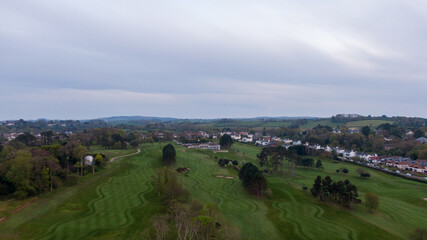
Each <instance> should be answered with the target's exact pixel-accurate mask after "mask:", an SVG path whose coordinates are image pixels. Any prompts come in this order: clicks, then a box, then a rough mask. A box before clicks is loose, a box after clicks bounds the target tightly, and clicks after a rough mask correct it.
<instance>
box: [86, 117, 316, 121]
mask: <svg viewBox="0 0 427 240" xmlns="http://www.w3.org/2000/svg"><path fill="white" fill-rule="evenodd" d="M221 119H229V120H240V121H242V120H243V121H246V120H297V119H310V120H313V119H319V118H318V117H309V116H301V117H286V116H282V117H268V116H264V117H254V118H211V119H196V118H194V119H192V118H185V119H184V118H172V117H146V116H113V117H104V118H97V119H94V120H103V121H106V122H130V121H153V122H170V121H182V120H186V121H218V120H221Z"/></svg>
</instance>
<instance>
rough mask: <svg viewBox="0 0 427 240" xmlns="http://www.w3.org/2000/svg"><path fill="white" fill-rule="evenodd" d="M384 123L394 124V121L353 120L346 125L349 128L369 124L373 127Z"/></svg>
mask: <svg viewBox="0 0 427 240" xmlns="http://www.w3.org/2000/svg"><path fill="white" fill-rule="evenodd" d="M384 123H390V124H393V121H386V120H362V121H353V122H348V123H346V124H345V125H346V126H347V127H349V128H362V127H364V126H369V127H371V128H376V127H378V126H379V125H381V124H384Z"/></svg>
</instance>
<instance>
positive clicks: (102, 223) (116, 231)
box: [0, 145, 161, 239]
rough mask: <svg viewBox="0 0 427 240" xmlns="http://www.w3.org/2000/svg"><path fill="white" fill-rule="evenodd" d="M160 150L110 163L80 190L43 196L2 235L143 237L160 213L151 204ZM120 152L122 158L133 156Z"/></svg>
mask: <svg viewBox="0 0 427 240" xmlns="http://www.w3.org/2000/svg"><path fill="white" fill-rule="evenodd" d="M160 147H161V146H159V145H154V146H144V148H143V150H142V152H141V154H139V155H136V156H133V157H129V158H127V159H126V160H125V161H123V160H118V161H117V162H114V163H112V164H109V165H108V169H106V170H104V171H102V173H101V174H98V175H96V176H93V177H92V178H90V179H88V180H87V181H86V182H83V183H82V184H80V185H78V186H74V187H69V188H64V189H61V190H59V191H58V192H54V193H48V194H45V195H42V196H40V200H38V201H37V202H35V203H34V204H33V205H31V206H30V207H28V208H26V209H24V210H22V211H21V212H19V213H18V214H16V215H13V216H11V217H10V218H9V219H8V220H7V221H5V222H3V223H2V224H0V235H1V236H3V237H4V239H35V238H36V239H80V238H90V237H93V238H102V239H108V238H111V239H115V238H123V239H132V238H135V239H140V238H141V232H142V231H143V230H144V229H145V228H147V227H148V226H149V221H148V218H149V217H150V216H151V215H152V214H153V213H155V212H158V209H159V205H158V203H156V202H154V201H151V200H152V199H156V198H155V196H154V195H153V193H152V191H151V190H152V188H153V187H152V186H153V184H152V179H151V176H152V175H153V174H154V171H155V169H157V168H158V167H161V164H160V162H159V158H158V157H159V156H160V149H161V148H160ZM120 151H121V154H117V155H124V154H127V153H128V152H129V151H126V150H120ZM120 151H119V152H120ZM132 152H134V150H133V151H132ZM2 239H3V238H2Z"/></svg>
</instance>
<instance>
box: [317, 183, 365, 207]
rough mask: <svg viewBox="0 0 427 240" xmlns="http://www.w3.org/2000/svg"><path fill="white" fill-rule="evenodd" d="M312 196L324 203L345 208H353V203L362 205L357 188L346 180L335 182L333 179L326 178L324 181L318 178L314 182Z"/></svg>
mask: <svg viewBox="0 0 427 240" xmlns="http://www.w3.org/2000/svg"><path fill="white" fill-rule="evenodd" d="M311 194H312V195H313V196H314V197H315V198H317V197H319V199H320V200H321V201H324V202H334V203H337V204H340V205H342V206H345V207H351V205H352V203H360V202H361V201H360V199H358V198H357V197H358V196H359V195H358V192H357V187H356V186H355V185H353V184H351V183H350V181H348V180H345V181H344V182H343V181H338V182H333V181H332V179H331V177H329V176H326V177H325V179H323V180H322V177H321V176H317V178H316V179H315V180H314V184H313V187H312V188H311Z"/></svg>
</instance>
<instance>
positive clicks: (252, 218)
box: [0, 143, 427, 240]
mask: <svg viewBox="0 0 427 240" xmlns="http://www.w3.org/2000/svg"><path fill="white" fill-rule="evenodd" d="M162 147H163V145H159V144H154V145H148V144H147V145H143V146H142V147H141V153H140V154H138V155H136V156H132V157H128V158H123V159H120V160H118V161H117V162H114V163H111V164H108V165H107V166H108V167H107V169H105V170H103V171H102V172H100V173H97V174H95V176H93V177H91V178H89V179H88V180H87V181H85V182H84V183H82V184H81V185H78V186H73V187H70V188H65V189H63V190H59V191H58V192H54V193H49V194H46V195H43V196H40V199H39V200H37V201H36V202H35V203H34V204H33V205H31V206H30V207H28V208H26V209H24V210H23V211H21V212H19V213H17V214H16V215H13V216H11V217H10V218H9V219H8V220H7V221H5V222H3V223H1V224H0V236H1V237H2V238H1V239H147V236H148V233H149V232H150V231H151V232H152V231H153V230H152V228H151V224H150V222H149V218H150V217H151V216H152V215H153V214H158V213H159V212H160V209H161V208H160V205H159V203H158V199H157V196H156V193H155V191H153V186H154V182H153V179H152V177H151V176H153V175H154V173H155V171H156V169H158V168H160V167H162V163H161V160H160V158H161V148H162ZM259 150H260V149H259V148H257V147H254V146H251V145H246V144H238V143H236V144H234V145H233V147H232V149H231V150H230V151H229V152H227V153H213V152H211V151H208V150H195V149H193V150H189V149H185V148H183V147H180V146H176V151H177V162H176V164H175V166H173V167H174V168H177V167H188V168H190V172H189V176H188V177H183V185H184V187H185V188H186V189H187V190H189V191H190V194H191V197H192V198H195V199H198V200H199V201H201V202H202V203H204V204H208V203H211V204H214V205H216V206H218V209H219V210H220V211H221V212H222V214H223V215H224V216H225V218H226V219H227V220H228V222H229V223H230V224H232V225H233V226H235V227H238V228H239V229H240V232H241V235H242V237H243V239H263V240H268V239H354V240H356V239H409V235H410V234H411V232H412V231H413V230H414V229H415V228H427V201H424V200H423V198H424V197H427V184H423V183H418V182H412V181H409V180H406V179H402V178H398V177H394V176H390V175H386V174H384V173H381V172H376V171H374V170H368V171H369V172H370V173H371V178H370V179H361V178H360V177H358V175H357V174H356V168H357V166H355V165H351V164H349V163H342V162H338V163H333V162H332V161H331V160H326V159H323V160H322V162H323V165H324V169H321V170H319V169H304V168H298V169H297V177H296V178H289V177H282V176H268V177H267V180H268V184H269V187H270V188H271V189H272V192H273V194H272V196H271V197H269V198H267V199H256V198H255V197H253V196H250V195H249V194H247V193H246V192H245V191H244V190H243V188H242V184H241V182H240V180H239V179H238V172H237V170H235V169H234V168H232V167H230V168H221V167H219V166H218V165H217V161H218V160H217V159H218V158H228V159H235V160H239V161H242V160H244V161H246V162H248V161H251V162H254V163H256V154H257V153H258V152H259ZM134 151H135V150H133V152H134ZM123 153H124V154H127V153H129V152H126V151H123ZM215 157H217V159H215ZM341 167H346V168H348V169H349V171H350V173H349V174H348V175H347V176H344V175H340V174H338V173H336V172H335V170H336V169H338V168H341ZM317 175H321V176H322V177H325V176H327V175H329V176H331V177H332V179H333V180H343V179H349V180H350V181H351V182H352V183H354V184H355V185H356V186H357V187H358V189H359V192H360V197H361V199H362V200H363V197H364V194H365V193H366V192H368V191H373V192H375V193H376V194H377V195H378V196H379V197H380V208H379V209H378V211H377V212H376V213H375V214H369V213H368V212H367V211H366V210H365V208H364V207H363V205H359V206H355V208H354V209H352V210H348V209H344V208H342V207H339V206H333V205H330V204H324V203H321V202H319V201H318V200H316V199H314V198H313V197H312V196H311V195H310V193H309V190H307V191H304V190H302V187H303V186H307V187H308V188H310V187H311V185H312V184H313V181H314V178H315V177H316V176H317ZM217 176H224V177H217ZM226 177H233V178H226Z"/></svg>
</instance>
